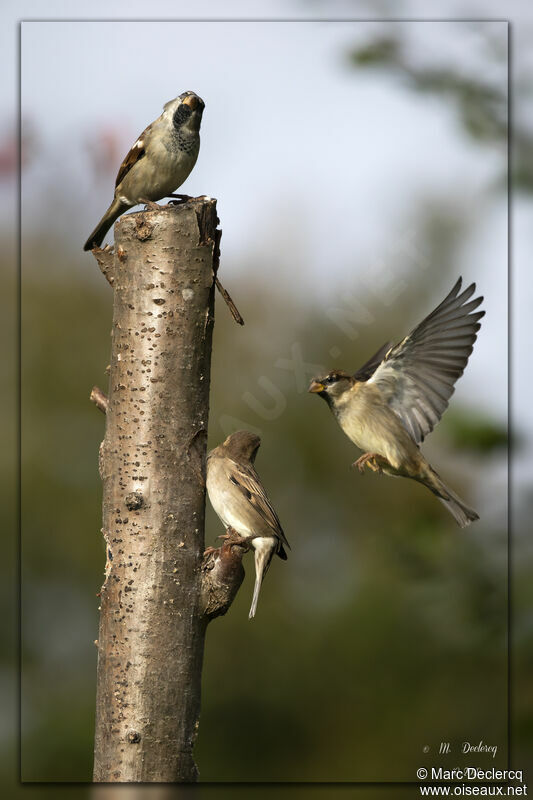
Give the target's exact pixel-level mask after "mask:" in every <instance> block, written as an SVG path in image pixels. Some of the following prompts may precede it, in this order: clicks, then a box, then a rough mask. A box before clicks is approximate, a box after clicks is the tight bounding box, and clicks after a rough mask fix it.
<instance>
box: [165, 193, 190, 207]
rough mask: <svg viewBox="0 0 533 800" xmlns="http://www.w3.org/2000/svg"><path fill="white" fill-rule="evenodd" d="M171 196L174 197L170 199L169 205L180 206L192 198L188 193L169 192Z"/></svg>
mask: <svg viewBox="0 0 533 800" xmlns="http://www.w3.org/2000/svg"><path fill="white" fill-rule="evenodd" d="M169 197H172V198H173V199H172V200H170V202H169V204H168V205H169V206H180V205H181V204H182V203H186V202H187V201H188V200H190V199H191V197H190V195H188V194H169Z"/></svg>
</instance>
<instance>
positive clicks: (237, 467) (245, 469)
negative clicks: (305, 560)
mask: <svg viewBox="0 0 533 800" xmlns="http://www.w3.org/2000/svg"><path fill="white" fill-rule="evenodd" d="M230 464H231V467H230V469H229V470H228V477H229V480H230V481H231V483H232V484H233V485H234V486H235V487H236V488H237V489H238V491H239V492H241V494H242V495H243V496H244V497H245V498H246V500H247V501H248V503H249V504H250V505H251V506H252V508H253V509H254V511H255V512H256V513H258V514H259V515H260V516H261V519H262V520H264V521H265V522H266V523H267V525H268V526H269V528H271V529H272V531H273V532H274V534H275V535H276V536H277V538H278V539H279V540H280V548H279V555H280V556H281V557H282V558H283V557H285V558H286V557H287V556H286V555H285V551H284V550H283V547H282V545H283V544H286V545H287V547H288V548H289V550H290V545H289V543H288V541H287V538H286V536H285V534H284V532H283V528H282V527H281V522H280V521H279V517H278V515H277V514H276V512H275V510H274V508H273V507H272V503H271V502H270V500H269V499H268V497H267V493H266V492H265V490H264V488H263V485H262V483H261V481H260V479H259V475H258V474H257V472H256V471H255V469H254V467H253V466H252V464H237V463H236V462H235V461H233V460H231V461H230Z"/></svg>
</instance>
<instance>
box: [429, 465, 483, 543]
mask: <svg viewBox="0 0 533 800" xmlns="http://www.w3.org/2000/svg"><path fill="white" fill-rule="evenodd" d="M430 470H431V472H430V476H429V480H428V482H427V483H426V486H428V488H429V489H431V491H432V492H433V493H434V494H436V495H437V497H438V498H439V500H440V501H441V503H442V504H443V505H444V506H446V508H447V509H448V511H449V512H450V514H452V516H453V517H454V519H455V521H456V522H457V524H458V525H459V526H460V527H461V528H466V527H467V525H470V523H471V522H475V520H476V519H479V514H478V513H477V512H476V511H474V509H473V508H469V506H467V505H466V503H464V502H463V501H462V500H461V498H460V497H458V495H456V494H455V492H452V490H451V489H448V487H447V486H446V484H445V483H444V482H443V481H442V480H441V479H440V477H439V476H438V475H437V473H436V472H435V470H434V469H432V468H431V467H430Z"/></svg>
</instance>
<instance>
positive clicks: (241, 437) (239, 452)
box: [219, 431, 261, 464]
mask: <svg viewBox="0 0 533 800" xmlns="http://www.w3.org/2000/svg"><path fill="white" fill-rule="evenodd" d="M260 445H261V439H260V438H259V436H256V434H255V433H250V431H236V432H235V433H232V434H231V435H230V436H228V438H227V439H225V440H224V442H223V443H222V444H221V445H220V448H221V449H222V450H223V451H224V454H225V455H228V456H231V457H233V458H237V459H239V460H240V461H251V462H252V464H253V462H254V461H255V457H256V455H257V451H258V450H259V446H260ZM220 448H219V449H220Z"/></svg>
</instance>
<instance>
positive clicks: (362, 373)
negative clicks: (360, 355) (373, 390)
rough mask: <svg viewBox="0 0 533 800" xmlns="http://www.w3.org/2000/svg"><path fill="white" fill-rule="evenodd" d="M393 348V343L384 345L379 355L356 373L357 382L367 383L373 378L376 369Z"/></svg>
mask: <svg viewBox="0 0 533 800" xmlns="http://www.w3.org/2000/svg"><path fill="white" fill-rule="evenodd" d="M391 347H392V342H385V344H384V345H382V346H381V347H380V348H379V350H378V351H377V353H374V355H373V356H372V357H371V358H369V359H368V361H366V362H365V363H364V364H363V366H362V367H359V369H358V370H357V372H356V373H354V378H355V380H356V381H367V380H368V379H369V378H371V377H372V375H373V374H374V372H375V371H376V369H377V368H378V367H379V365H380V364H381V362H382V361H383V359H384V358H385V356H386V355H387V353H388V352H389V350H390V349H391Z"/></svg>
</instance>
